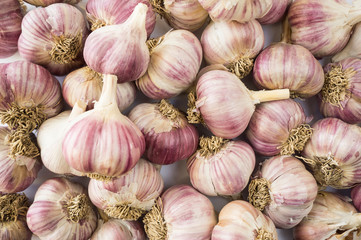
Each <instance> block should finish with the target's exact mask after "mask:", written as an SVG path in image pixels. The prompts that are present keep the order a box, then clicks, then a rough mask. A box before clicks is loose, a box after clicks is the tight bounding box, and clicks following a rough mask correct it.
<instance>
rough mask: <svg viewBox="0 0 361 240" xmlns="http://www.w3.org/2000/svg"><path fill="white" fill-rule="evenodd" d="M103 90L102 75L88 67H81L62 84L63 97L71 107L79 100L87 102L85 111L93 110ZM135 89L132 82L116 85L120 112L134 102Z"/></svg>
mask: <svg viewBox="0 0 361 240" xmlns="http://www.w3.org/2000/svg"><path fill="white" fill-rule="evenodd" d="M102 88H103V75H102V74H100V73H98V72H95V71H94V70H92V69H91V68H90V67H82V68H79V69H77V70H75V71H73V72H71V73H69V74H68V75H67V76H66V77H65V79H64V82H63V97H64V100H65V101H66V103H67V104H69V105H70V106H71V107H73V106H74V105H75V104H76V102H77V101H78V100H79V99H82V100H83V101H85V102H87V109H93V108H94V104H95V102H96V101H98V100H99V97H100V94H101V92H102ZM135 94H136V88H135V84H134V83H133V82H125V83H119V84H117V104H118V108H119V110H120V111H123V110H125V109H127V108H128V107H129V106H130V105H131V104H132V103H133V102H134V100H135Z"/></svg>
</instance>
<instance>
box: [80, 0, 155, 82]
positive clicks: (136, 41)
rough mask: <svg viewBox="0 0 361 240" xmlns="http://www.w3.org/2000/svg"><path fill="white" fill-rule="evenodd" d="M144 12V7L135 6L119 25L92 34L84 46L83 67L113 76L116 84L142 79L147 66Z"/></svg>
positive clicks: (140, 5) (141, 5) (145, 7)
mask: <svg viewBox="0 0 361 240" xmlns="http://www.w3.org/2000/svg"><path fill="white" fill-rule="evenodd" d="M147 11H148V7H147V5H145V4H143V3H138V5H137V6H136V7H135V8H134V11H133V13H132V14H131V15H130V17H129V18H128V19H127V20H126V21H125V22H123V23H122V24H119V25H109V26H105V27H102V28H99V29H97V30H95V31H94V32H92V33H91V34H90V35H89V37H88V38H87V40H86V42H85V46H84V59H85V62H86V63H87V65H88V66H89V67H90V68H91V69H93V70H95V71H97V72H99V73H102V74H113V75H116V76H117V77H118V82H119V83H123V82H129V81H134V80H136V79H138V78H139V77H141V76H143V75H144V73H145V72H146V71H147V67H148V63H149V50H148V47H147V44H146V40H147V32H146V29H145V22H146V13H147Z"/></svg>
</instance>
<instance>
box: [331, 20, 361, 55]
mask: <svg viewBox="0 0 361 240" xmlns="http://www.w3.org/2000/svg"><path fill="white" fill-rule="evenodd" d="M360 37H361V24H360V23H358V24H356V25H355V27H354V29H353V30H352V35H351V38H350V40H349V41H348V43H347V45H346V47H344V48H343V49H342V51H341V52H339V53H337V54H336V55H335V56H333V57H332V62H340V61H341V60H344V59H346V58H361V48H360V47H361V46H360V44H359V42H360V40H359V39H360Z"/></svg>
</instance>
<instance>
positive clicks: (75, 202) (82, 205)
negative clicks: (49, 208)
mask: <svg viewBox="0 0 361 240" xmlns="http://www.w3.org/2000/svg"><path fill="white" fill-rule="evenodd" d="M89 209H90V206H89V199H88V197H87V196H86V195H85V194H84V193H82V194H78V195H76V196H75V197H72V198H71V199H70V200H69V202H68V203H67V204H66V210H67V215H68V216H67V217H68V220H70V221H72V222H74V223H78V222H79V221H81V220H83V219H84V218H86V216H87V215H88V212H89Z"/></svg>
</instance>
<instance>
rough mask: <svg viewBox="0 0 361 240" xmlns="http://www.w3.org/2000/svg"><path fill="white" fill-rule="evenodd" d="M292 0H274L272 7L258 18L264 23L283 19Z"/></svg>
mask: <svg viewBox="0 0 361 240" xmlns="http://www.w3.org/2000/svg"><path fill="white" fill-rule="evenodd" d="M291 2H292V0H272V7H271V9H270V10H269V11H268V12H267V13H266V15H264V16H263V17H261V18H258V19H257V20H258V21H259V22H260V23H261V24H262V25H265V24H273V23H276V22H278V21H280V20H281V19H282V17H283V16H284V15H285V13H286V10H287V7H288V5H289V4H290V3H291Z"/></svg>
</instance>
